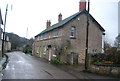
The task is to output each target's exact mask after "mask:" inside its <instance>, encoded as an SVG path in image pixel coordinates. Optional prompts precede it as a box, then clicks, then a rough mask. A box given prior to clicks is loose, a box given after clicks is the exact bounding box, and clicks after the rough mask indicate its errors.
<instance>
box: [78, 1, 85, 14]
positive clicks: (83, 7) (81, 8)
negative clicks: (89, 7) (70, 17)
mask: <svg viewBox="0 0 120 81" xmlns="http://www.w3.org/2000/svg"><path fill="white" fill-rule="evenodd" d="M84 9H86V0H80V2H79V12H80V11H82V10H84Z"/></svg>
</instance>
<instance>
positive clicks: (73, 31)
mask: <svg viewBox="0 0 120 81" xmlns="http://www.w3.org/2000/svg"><path fill="white" fill-rule="evenodd" d="M70 37H71V38H75V37H76V27H74V26H72V28H71V32H70Z"/></svg>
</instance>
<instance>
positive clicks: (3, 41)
mask: <svg viewBox="0 0 120 81" xmlns="http://www.w3.org/2000/svg"><path fill="white" fill-rule="evenodd" d="M7 11H8V4H7V5H6V12H5V20H4V30H3V40H2V57H3V56H4V43H5V27H6V18H7Z"/></svg>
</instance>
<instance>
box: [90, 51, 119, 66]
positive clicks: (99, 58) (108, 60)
mask: <svg viewBox="0 0 120 81" xmlns="http://www.w3.org/2000/svg"><path fill="white" fill-rule="evenodd" d="M92 63H93V64H94V63H95V64H96V63H97V64H120V51H119V52H116V53H115V54H102V53H98V54H95V55H92Z"/></svg>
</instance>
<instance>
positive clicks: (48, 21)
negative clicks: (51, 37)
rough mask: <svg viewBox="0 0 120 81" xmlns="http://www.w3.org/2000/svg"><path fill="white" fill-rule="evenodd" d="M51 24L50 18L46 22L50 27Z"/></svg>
mask: <svg viewBox="0 0 120 81" xmlns="http://www.w3.org/2000/svg"><path fill="white" fill-rule="evenodd" d="M50 26H51V21H50V20H47V22H46V28H48V27H50Z"/></svg>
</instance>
